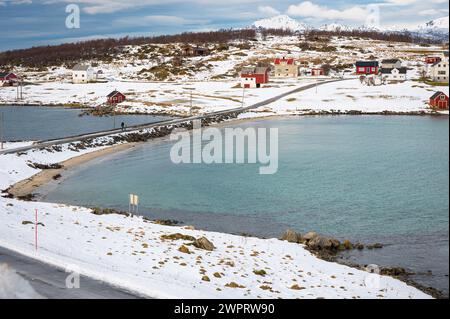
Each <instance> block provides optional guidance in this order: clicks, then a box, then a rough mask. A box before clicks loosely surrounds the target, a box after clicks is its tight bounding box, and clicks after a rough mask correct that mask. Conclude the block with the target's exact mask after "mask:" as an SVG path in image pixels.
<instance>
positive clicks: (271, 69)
mask: <svg viewBox="0 0 450 319" xmlns="http://www.w3.org/2000/svg"><path fill="white" fill-rule="evenodd" d="M210 54H211V51H210V49H208V48H207V47H200V46H191V45H184V46H183V47H182V48H181V50H180V52H179V54H178V55H177V56H175V57H173V58H172V61H171V64H172V66H173V67H178V66H181V65H182V64H183V61H184V59H187V58H193V57H206V56H208V55H210ZM422 62H423V65H424V66H423V67H421V69H420V75H421V78H422V80H424V81H427V82H428V83H431V84H437V85H442V84H445V83H448V82H449V55H448V51H447V52H444V53H442V54H436V55H430V56H426V57H425V58H424V60H423V61H422ZM349 76H352V77H354V78H359V80H360V81H361V84H363V85H366V86H382V85H390V84H395V83H401V82H404V81H407V80H408V68H407V67H406V66H405V65H404V63H403V62H402V60H400V59H398V58H392V59H383V60H381V61H377V60H366V61H355V62H354V69H353V71H349V70H344V71H342V70H335V69H334V68H333V66H332V65H321V66H318V65H315V64H314V63H313V62H312V61H311V60H310V59H307V58H298V57H295V56H293V55H286V56H280V57H277V58H275V59H273V61H272V62H271V63H267V61H265V62H260V63H257V64H255V65H247V66H244V67H242V68H241V69H240V71H239V79H238V81H239V84H238V85H239V86H240V87H241V88H243V89H258V88H263V87H265V86H268V85H270V82H271V78H276V79H283V78H290V79H295V78H298V79H305V78H315V79H327V78H342V79H343V78H345V77H349ZM70 77H71V82H72V83H73V84H87V83H98V82H99V81H100V82H101V81H105V82H107V79H105V77H104V73H103V70H101V69H96V68H94V67H93V66H91V65H89V64H77V65H75V66H74V67H73V68H72V70H71V74H70ZM20 85H21V78H20V75H19V74H14V73H9V72H1V73H0V86H20ZM125 100H126V95H125V94H124V93H122V92H119V91H118V90H114V91H112V92H111V93H110V94H108V95H107V96H105V104H107V105H116V104H119V103H122V102H124V101H125ZM448 100H449V98H448V96H447V95H446V94H445V93H444V92H441V91H436V92H435V93H433V94H432V95H431V96H430V101H429V106H430V108H432V109H436V110H448V108H449V102H448Z"/></svg>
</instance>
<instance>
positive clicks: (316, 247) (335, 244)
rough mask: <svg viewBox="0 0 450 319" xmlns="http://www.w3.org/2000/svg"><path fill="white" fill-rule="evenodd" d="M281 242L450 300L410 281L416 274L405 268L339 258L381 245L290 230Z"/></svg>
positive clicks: (430, 288) (324, 258) (434, 290)
mask: <svg viewBox="0 0 450 319" xmlns="http://www.w3.org/2000/svg"><path fill="white" fill-rule="evenodd" d="M280 240H284V241H287V242H290V243H296V244H301V245H304V246H305V248H306V249H308V250H309V251H310V252H311V253H313V254H314V255H315V256H316V257H318V258H320V259H323V260H326V261H330V262H337V263H341V264H344V265H347V266H350V267H352V268H356V269H360V270H364V271H368V272H376V273H378V274H380V275H385V276H390V277H394V278H396V279H399V280H401V281H403V282H405V283H407V284H408V285H410V286H413V287H416V288H417V289H419V290H421V291H423V292H425V293H427V294H429V295H431V296H433V297H434V298H436V299H448V296H447V295H445V294H444V293H443V292H441V291H439V290H437V289H435V288H433V287H426V286H423V285H421V284H419V283H417V282H415V281H414V280H411V279H410V276H412V275H414V274H415V273H413V272H410V271H408V270H407V269H405V268H403V267H378V266H374V265H361V264H356V263H349V262H345V261H344V260H342V259H340V258H339V253H340V252H342V251H349V250H354V249H357V250H364V249H368V250H373V249H382V248H383V247H384V245H383V244H381V243H374V244H362V243H352V242H350V240H344V241H339V240H338V239H336V238H333V237H328V236H323V235H319V234H317V233H316V232H308V233H306V234H304V235H302V234H300V233H298V232H296V231H294V230H292V229H288V230H287V231H285V232H284V233H283V235H282V236H281V238H280Z"/></svg>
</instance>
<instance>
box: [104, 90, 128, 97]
mask: <svg viewBox="0 0 450 319" xmlns="http://www.w3.org/2000/svg"><path fill="white" fill-rule="evenodd" d="M117 94H121V95H123V94H122V93H120V92H119V91H117V90H114V91H112V92H111V93H109V94H108V95H107V96H106V97H113V96H115V95H117ZM124 96H125V95H124Z"/></svg>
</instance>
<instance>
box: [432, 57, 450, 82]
mask: <svg viewBox="0 0 450 319" xmlns="http://www.w3.org/2000/svg"><path fill="white" fill-rule="evenodd" d="M448 75H449V65H448V62H447V61H440V62H436V63H434V64H433V65H432V66H430V69H429V76H430V78H431V80H432V81H434V82H441V83H448Z"/></svg>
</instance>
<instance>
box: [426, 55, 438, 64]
mask: <svg viewBox="0 0 450 319" xmlns="http://www.w3.org/2000/svg"><path fill="white" fill-rule="evenodd" d="M441 60H442V59H441V57H438V56H427V57H426V58H425V63H426V64H435V63H439V62H441Z"/></svg>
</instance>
